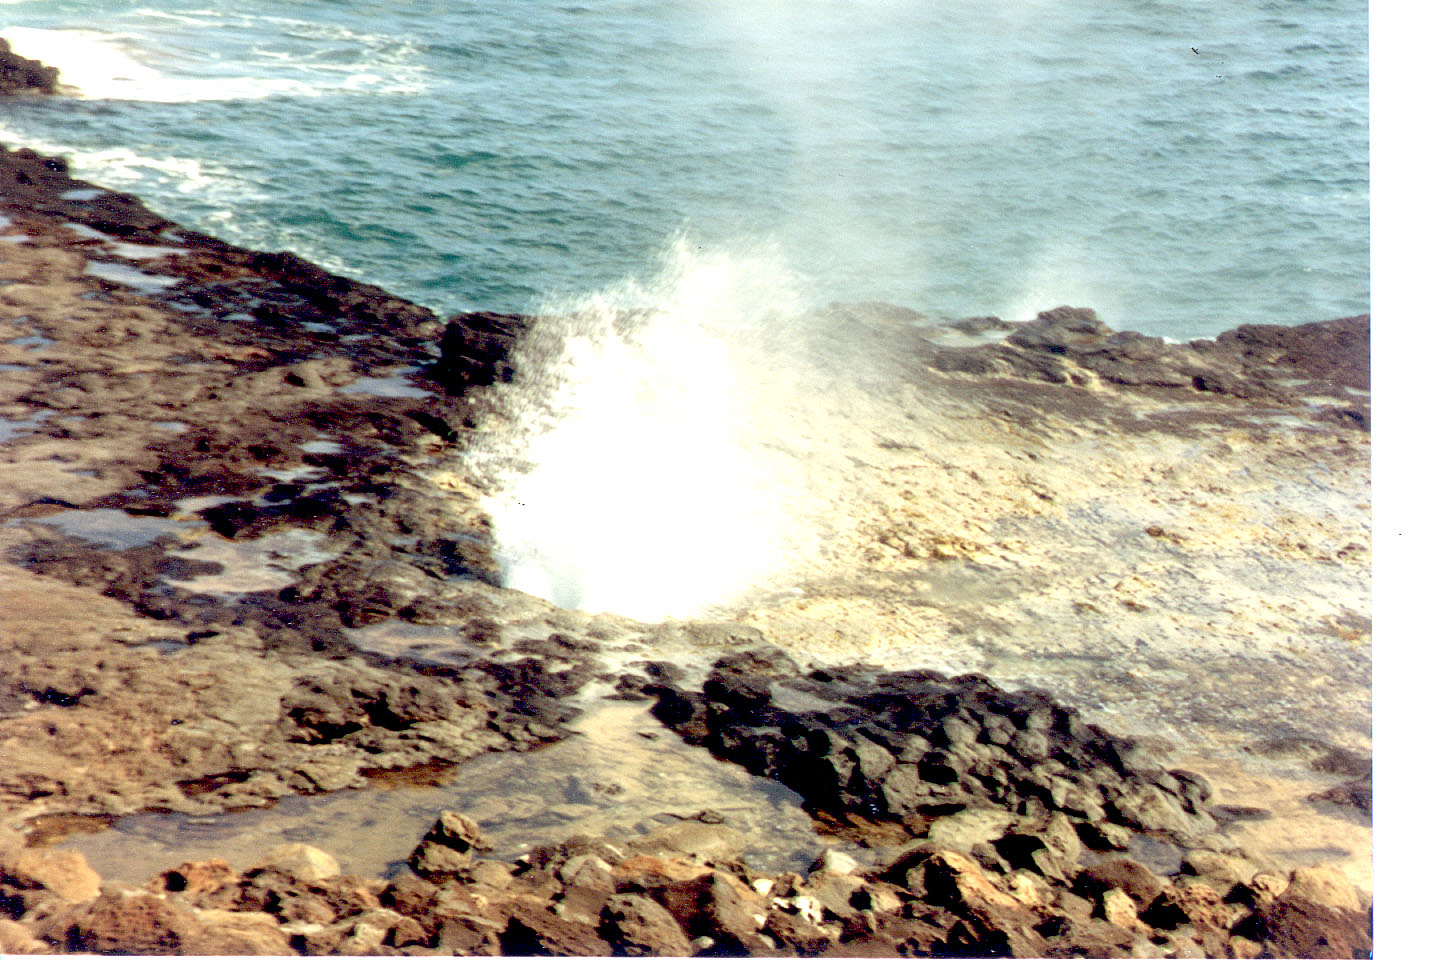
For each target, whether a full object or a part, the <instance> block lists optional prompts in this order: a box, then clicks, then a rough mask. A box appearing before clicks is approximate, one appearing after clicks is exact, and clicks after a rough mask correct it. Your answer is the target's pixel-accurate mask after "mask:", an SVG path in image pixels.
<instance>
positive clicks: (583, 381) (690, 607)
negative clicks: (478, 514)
mask: <svg viewBox="0 0 1440 960" xmlns="http://www.w3.org/2000/svg"><path fill="white" fill-rule="evenodd" d="M809 307H810V303H809V299H808V297H807V295H806V292H805V287H804V283H803V281H802V280H801V279H800V278H798V277H797V276H796V275H794V274H793V273H791V272H790V271H788V270H787V269H786V268H785V267H784V265H783V260H782V258H781V257H780V256H779V254H778V253H777V252H776V251H775V250H774V249H773V248H767V247H763V246H762V247H757V248H753V249H751V250H748V251H746V252H743V253H730V252H715V251H709V250H701V249H699V248H697V247H695V246H692V245H690V244H689V243H687V242H686V241H685V240H683V239H680V240H677V241H676V242H675V243H674V244H673V245H672V247H671V248H670V249H669V250H668V252H667V253H666V255H665V256H664V258H663V264H662V266H661V268H660V269H659V270H658V272H657V273H656V275H655V276H654V277H653V278H651V279H649V280H648V281H643V282H641V281H633V280H632V281H629V282H626V283H624V284H622V285H620V286H617V287H615V288H613V289H611V290H608V291H605V292H603V293H599V294H595V295H593V296H590V297H587V298H584V299H580V300H577V301H571V302H563V303H549V304H546V305H545V307H544V309H542V310H540V311H538V313H539V315H540V316H541V317H542V318H543V319H542V320H541V321H539V322H538V323H537V324H536V328H535V330H534V331H533V333H532V334H531V335H530V336H529V337H528V338H527V340H526V341H525V342H524V343H523V344H522V346H521V347H520V349H519V351H518V356H517V358H516V360H517V364H516V365H517V372H516V374H515V377H514V379H513V381H512V382H511V383H509V384H506V385H504V386H503V387H501V388H500V389H499V390H498V391H496V395H495V398H494V400H493V402H494V404H495V415H494V417H493V418H492V422H491V423H490V424H488V426H487V429H486V430H485V431H483V432H482V435H481V437H480V438H479V440H477V442H476V444H475V446H474V448H473V449H472V451H471V454H470V458H471V463H472V466H473V467H474V469H475V472H476V474H477V476H479V477H480V478H481V480H482V482H483V483H485V484H487V485H489V486H490V488H491V489H492V491H493V495H492V496H491V498H490V501H489V503H488V504H487V508H488V510H489V512H490V514H491V517H492V522H493V524H494V533H495V539H496V541H497V543H498V545H499V554H500V560H501V566H502V576H503V577H504V580H505V582H506V584H507V585H508V586H512V587H515V588H517V589H521V590H524V591H526V592H529V593H533V594H536V595H538V596H542V597H545V598H547V599H549V600H551V601H553V602H555V603H557V604H559V605H561V606H566V607H572V608H580V609H586V610H595V611H599V610H607V611H611V612H615V613H621V614H624V615H627V616H632V617H635V618H638V619H649V620H653V619H660V618H663V617H669V616H685V615H692V614H696V613H699V612H701V611H704V610H706V609H710V608H713V607H714V606H715V605H716V604H720V603H723V602H725V601H727V600H729V599H733V598H735V597H736V596H738V595H740V594H742V593H744V592H746V591H747V590H749V589H751V588H755V587H758V586H762V585H765V586H770V587H773V586H775V585H776V584H777V583H779V582H781V581H782V580H783V578H784V577H785V576H786V575H787V574H791V573H795V572H797V571H799V570H801V569H802V568H804V567H806V566H807V565H810V564H813V563H814V562H816V561H817V560H818V559H819V557H820V554H821V552H822V551H823V548H824V544H825V542H826V540H827V537H829V536H830V535H832V534H833V533H834V531H835V529H836V528H837V526H840V525H843V524H844V522H845V521H844V520H843V518H842V517H841V516H839V515H837V514H836V513H834V512H833V511H832V509H831V508H832V507H833V505H834V504H833V498H834V495H835V493H836V491H837V490H838V488H839V484H840V483H841V476H840V474H839V473H838V472H837V471H835V470H829V469H825V468H824V466H823V461H824V460H825V458H826V457H827V456H829V455H832V454H833V451H829V450H827V448H826V440H825V437H826V435H827V433H829V432H830V428H827V426H826V425H827V424H831V425H832V426H835V425H838V424H839V422H840V419H841V418H842V417H844V416H846V414H847V410H846V409H845V408H846V407H847V406H848V403H846V402H839V403H838V404H837V400H836V395H835V387H836V371H837V370H839V369H840V368H841V367H843V368H845V372H844V374H843V379H844V380H845V381H846V385H847V387H846V389H847V390H849V388H851V387H854V386H856V385H857V384H858V383H859V380H860V379H861V378H862V373H861V371H862V370H863V369H867V368H878V366H883V362H882V361H881V360H880V359H879V358H876V357H871V358H869V361H868V363H867V364H858V363H856V362H855V358H854V357H849V358H847V357H846V356H845V353H846V351H844V350H843V349H841V350H838V351H837V350H836V349H834V344H833V343H832V344H831V345H830V346H829V347H828V348H826V349H825V350H824V353H823V360H822V356H821V354H820V353H817V350H816V344H815V340H816V338H817V334H818V332H819V325H820V324H821V323H822V322H823V321H822V319H821V316H820V314H818V313H816V312H815V311H813V310H811V309H809ZM873 374H874V375H875V376H877V377H878V376H883V374H881V373H880V372H879V370H878V369H874V370H873Z"/></svg>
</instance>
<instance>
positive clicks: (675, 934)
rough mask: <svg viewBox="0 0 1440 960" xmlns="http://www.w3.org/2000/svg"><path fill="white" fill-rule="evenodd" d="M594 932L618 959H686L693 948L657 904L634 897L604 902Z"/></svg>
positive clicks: (668, 913)
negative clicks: (612, 949)
mask: <svg viewBox="0 0 1440 960" xmlns="http://www.w3.org/2000/svg"><path fill="white" fill-rule="evenodd" d="M598 932H599V934H600V936H601V937H604V938H605V940H606V941H607V942H608V943H610V945H611V946H612V947H613V948H614V953H615V955H616V956H621V957H688V956H690V955H691V954H693V953H694V952H695V951H694V948H693V947H692V946H691V944H690V938H689V937H687V936H686V935H685V931H683V930H682V929H680V924H679V923H677V922H676V920H675V918H674V917H673V916H672V915H671V914H670V912H669V911H667V910H666V909H665V908H664V907H662V906H660V904H658V903H656V902H655V901H654V900H652V899H651V898H650V897H647V896H643V895H641V894H638V893H622V894H617V895H615V896H612V897H610V898H609V899H608V900H606V901H605V905H604V907H602V908H601V911H600V925H599V929H598Z"/></svg>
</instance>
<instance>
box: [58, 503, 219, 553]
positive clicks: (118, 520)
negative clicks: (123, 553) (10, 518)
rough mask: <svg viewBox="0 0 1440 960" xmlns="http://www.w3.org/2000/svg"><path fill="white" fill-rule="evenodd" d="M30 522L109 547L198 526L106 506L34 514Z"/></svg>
mask: <svg viewBox="0 0 1440 960" xmlns="http://www.w3.org/2000/svg"><path fill="white" fill-rule="evenodd" d="M34 522H35V523H43V524H45V525H46V526H50V527H55V528H56V529H58V530H59V531H60V532H61V533H63V534H65V535H67V536H71V537H78V538H79V539H81V540H86V541H89V542H90V543H93V544H96V545H97V546H101V547H107V548H109V549H111V550H129V549H130V548H132V547H143V546H145V545H146V544H150V543H154V542H155V541H156V540H159V539H160V538H161V537H163V536H167V535H169V536H173V537H179V536H181V535H182V534H184V533H185V531H186V530H193V529H196V527H197V526H198V524H196V523H182V522H180V521H178V520H169V519H166V518H165V517H143V516H141V517H137V516H132V515H131V514H128V513H126V512H125V511H124V510H114V509H110V508H102V509H97V510H67V511H65V512H63V513H55V514H51V515H50V516H48V517H37V518H36V519H35V521H34Z"/></svg>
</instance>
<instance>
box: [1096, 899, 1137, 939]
mask: <svg viewBox="0 0 1440 960" xmlns="http://www.w3.org/2000/svg"><path fill="white" fill-rule="evenodd" d="M1100 913H1101V915H1102V916H1103V917H1104V918H1105V919H1106V920H1108V921H1110V922H1111V923H1113V924H1115V926H1117V927H1124V928H1125V929H1127V930H1134V929H1136V928H1138V927H1139V926H1140V917H1139V914H1138V913H1137V912H1136V910H1135V901H1134V900H1131V899H1130V895H1129V894H1128V893H1126V892H1125V891H1124V890H1106V891H1105V892H1104V893H1103V894H1102V895H1101V897H1100Z"/></svg>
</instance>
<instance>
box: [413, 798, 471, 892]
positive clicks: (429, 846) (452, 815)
mask: <svg viewBox="0 0 1440 960" xmlns="http://www.w3.org/2000/svg"><path fill="white" fill-rule="evenodd" d="M490 848H491V844H490V840H489V838H488V837H486V836H485V831H483V830H481V829H480V825H479V824H478V823H476V822H475V821H474V820H472V819H470V818H469V817H467V816H465V815H464V814H463V813H456V812H455V811H453V810H444V811H442V812H441V813H440V816H439V817H438V818H437V819H436V820H435V823H434V824H433V825H432V826H431V827H430V830H429V832H427V833H426V834H425V836H424V837H423V838H422V839H421V841H420V844H419V846H417V847H416V848H415V849H414V850H413V851H412V852H411V854H410V869H412V870H414V871H415V872H416V873H418V874H420V876H422V877H427V878H443V877H448V876H455V875H457V874H460V873H463V872H465V871H466V870H467V869H469V867H470V864H471V861H472V858H473V855H474V854H475V853H483V852H484V851H486V850H489V849H490Z"/></svg>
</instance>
